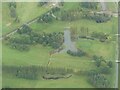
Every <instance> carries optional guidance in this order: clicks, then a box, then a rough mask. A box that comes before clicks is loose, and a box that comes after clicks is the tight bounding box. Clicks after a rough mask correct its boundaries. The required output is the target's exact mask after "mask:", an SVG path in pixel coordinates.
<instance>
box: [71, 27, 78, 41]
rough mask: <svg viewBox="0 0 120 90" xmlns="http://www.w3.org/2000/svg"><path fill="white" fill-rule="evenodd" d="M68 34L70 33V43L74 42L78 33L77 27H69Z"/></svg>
mask: <svg viewBox="0 0 120 90" xmlns="http://www.w3.org/2000/svg"><path fill="white" fill-rule="evenodd" d="M70 32H71V39H72V41H75V40H76V39H77V36H78V35H77V34H78V32H77V27H76V26H74V27H73V26H72V27H70Z"/></svg>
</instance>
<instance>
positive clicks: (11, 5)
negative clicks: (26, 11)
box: [8, 2, 16, 8]
mask: <svg viewBox="0 0 120 90" xmlns="http://www.w3.org/2000/svg"><path fill="white" fill-rule="evenodd" d="M8 6H9V8H11V7H14V8H16V2H9V3H8Z"/></svg>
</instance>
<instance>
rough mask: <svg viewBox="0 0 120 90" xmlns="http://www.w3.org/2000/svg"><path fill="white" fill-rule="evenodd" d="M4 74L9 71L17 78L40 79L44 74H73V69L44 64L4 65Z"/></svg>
mask: <svg viewBox="0 0 120 90" xmlns="http://www.w3.org/2000/svg"><path fill="white" fill-rule="evenodd" d="M2 70H3V75H4V73H9V74H10V75H14V76H16V77H17V78H24V79H30V80H36V79H39V77H41V78H43V76H44V75H46V74H50V75H60V76H64V75H68V74H72V73H73V70H72V69H65V68H52V67H44V66H21V67H15V66H2Z"/></svg>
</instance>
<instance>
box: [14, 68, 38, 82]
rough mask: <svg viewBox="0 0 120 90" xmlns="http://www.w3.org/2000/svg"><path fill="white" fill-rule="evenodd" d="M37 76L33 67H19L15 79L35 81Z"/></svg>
mask: <svg viewBox="0 0 120 90" xmlns="http://www.w3.org/2000/svg"><path fill="white" fill-rule="evenodd" d="M37 76H38V73H37V69H36V68H34V67H29V68H22V67H21V68H20V69H18V70H17V72H16V77H18V78H25V79H32V80H35V79H37Z"/></svg>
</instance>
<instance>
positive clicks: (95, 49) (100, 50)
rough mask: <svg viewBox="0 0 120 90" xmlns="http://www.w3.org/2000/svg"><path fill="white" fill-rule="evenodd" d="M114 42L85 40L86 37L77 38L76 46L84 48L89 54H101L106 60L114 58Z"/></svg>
mask: <svg viewBox="0 0 120 90" xmlns="http://www.w3.org/2000/svg"><path fill="white" fill-rule="evenodd" d="M115 46H116V43H115V42H111V43H109V42H108V43H107V42H106V43H102V42H100V41H98V40H86V39H79V40H78V41H77V47H78V48H80V49H82V50H84V51H85V52H87V53H88V54H90V56H93V55H98V56H103V57H104V58H105V59H107V60H113V61H114V60H115V59H116V57H115V55H116V53H115V52H116V50H115Z"/></svg>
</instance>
